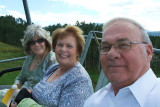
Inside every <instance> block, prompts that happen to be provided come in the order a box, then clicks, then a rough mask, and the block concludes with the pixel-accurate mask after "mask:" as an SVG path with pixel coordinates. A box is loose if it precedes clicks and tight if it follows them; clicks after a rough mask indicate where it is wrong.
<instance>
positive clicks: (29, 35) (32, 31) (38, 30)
mask: <svg viewBox="0 0 160 107" xmlns="http://www.w3.org/2000/svg"><path fill="white" fill-rule="evenodd" d="M35 36H39V37H40V38H44V39H45V45H46V50H47V51H51V49H52V40H51V36H50V32H48V31H46V30H45V29H43V28H42V27H41V26H39V25H35V24H32V25H29V26H28V27H27V29H26V31H25V32H24V37H23V39H21V42H22V46H23V47H24V51H25V53H26V54H27V55H31V54H33V53H32V51H31V49H30V45H29V42H30V41H31V40H32V39H33V38H34V37H35Z"/></svg>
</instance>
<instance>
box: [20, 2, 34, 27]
mask: <svg viewBox="0 0 160 107" xmlns="http://www.w3.org/2000/svg"><path fill="white" fill-rule="evenodd" d="M22 1H23V6H24V10H25V14H26V19H27V23H28V25H30V24H32V21H31V17H30V13H29V8H28V3H27V0H22Z"/></svg>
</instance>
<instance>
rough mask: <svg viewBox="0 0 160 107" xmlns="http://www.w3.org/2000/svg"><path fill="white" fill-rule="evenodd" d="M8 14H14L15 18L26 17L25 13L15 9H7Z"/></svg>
mask: <svg viewBox="0 0 160 107" xmlns="http://www.w3.org/2000/svg"><path fill="white" fill-rule="evenodd" d="M7 14H9V15H12V16H14V17H15V18H22V19H25V15H24V14H22V13H20V12H18V11H13V10H7Z"/></svg>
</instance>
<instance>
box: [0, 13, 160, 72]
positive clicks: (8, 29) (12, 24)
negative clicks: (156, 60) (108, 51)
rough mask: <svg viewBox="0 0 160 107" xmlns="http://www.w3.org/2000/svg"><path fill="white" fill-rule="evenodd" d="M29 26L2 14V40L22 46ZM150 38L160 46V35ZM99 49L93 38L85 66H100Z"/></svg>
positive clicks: (98, 27)
mask: <svg viewBox="0 0 160 107" xmlns="http://www.w3.org/2000/svg"><path fill="white" fill-rule="evenodd" d="M66 25H68V24H64V25H61V24H60V22H59V23H57V24H53V25H49V26H45V27H44V29H46V30H47V31H49V32H50V33H51V34H52V32H53V31H54V30H55V29H57V28H61V27H64V26H66ZM75 25H76V26H78V27H80V28H81V29H82V30H83V32H84V35H88V33H89V31H102V24H96V23H85V21H84V22H79V21H76V22H75ZM27 26H28V24H27V22H26V21H24V20H23V19H21V18H14V17H13V16H10V15H7V16H0V42H3V43H6V44H10V45H13V46H17V47H20V48H22V45H21V42H20V39H22V38H23V35H24V31H25V29H26V27H27ZM96 36H97V37H101V34H97V35H96ZM150 39H151V41H152V43H153V46H154V48H160V37H155V36H152V35H150ZM98 60H99V51H98V45H97V44H96V42H95V41H94V40H92V42H91V44H90V47H89V50H88V53H87V57H86V59H85V63H84V66H85V67H86V68H96V69H97V68H99V66H100V65H99V61H98ZM95 65H97V66H95Z"/></svg>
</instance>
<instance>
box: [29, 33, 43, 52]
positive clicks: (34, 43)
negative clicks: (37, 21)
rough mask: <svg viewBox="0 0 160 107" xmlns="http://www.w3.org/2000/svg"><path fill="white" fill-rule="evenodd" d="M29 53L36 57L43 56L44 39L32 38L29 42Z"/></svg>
mask: <svg viewBox="0 0 160 107" xmlns="http://www.w3.org/2000/svg"><path fill="white" fill-rule="evenodd" d="M29 44H30V49H31V51H32V52H33V53H34V54H36V55H44V54H45V53H46V46H45V39H43V38H40V37H39V36H35V37H33V39H32V40H31V41H30V42H29Z"/></svg>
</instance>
